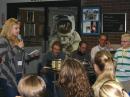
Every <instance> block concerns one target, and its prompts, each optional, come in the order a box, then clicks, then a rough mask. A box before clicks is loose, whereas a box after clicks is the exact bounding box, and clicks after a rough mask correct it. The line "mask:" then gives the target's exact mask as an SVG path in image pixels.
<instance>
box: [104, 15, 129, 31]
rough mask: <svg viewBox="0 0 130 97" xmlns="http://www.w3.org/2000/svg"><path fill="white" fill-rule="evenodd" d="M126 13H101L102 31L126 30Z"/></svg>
mask: <svg viewBox="0 0 130 97" xmlns="http://www.w3.org/2000/svg"><path fill="white" fill-rule="evenodd" d="M126 17H127V14H126V13H103V14H102V32H126Z"/></svg>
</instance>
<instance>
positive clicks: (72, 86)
mask: <svg viewBox="0 0 130 97" xmlns="http://www.w3.org/2000/svg"><path fill="white" fill-rule="evenodd" d="M58 82H59V85H60V86H61V88H63V90H64V92H65V96H66V97H93V92H92V90H91V88H90V84H89V80H88V77H87V75H86V71H85V68H84V67H83V65H82V64H81V63H80V62H79V61H77V60H76V59H71V58H68V59H66V60H65V61H64V62H63V66H62V68H61V71H60V73H59V80H58Z"/></svg>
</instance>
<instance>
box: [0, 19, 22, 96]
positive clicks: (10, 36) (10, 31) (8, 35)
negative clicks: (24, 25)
mask: <svg viewBox="0 0 130 97" xmlns="http://www.w3.org/2000/svg"><path fill="white" fill-rule="evenodd" d="M19 32H20V22H19V21H18V20H17V19H14V18H10V19H8V20H7V21H5V24H4V25H3V28H2V31H1V33H0V58H1V63H0V83H1V86H2V88H3V91H4V93H5V95H6V97H15V96H16V95H17V82H16V67H17V62H16V60H15V55H16V52H15V51H14V48H15V47H16V46H17V47H19V48H22V47H23V46H24V43H23V41H19V39H18V38H17V37H18V35H19Z"/></svg>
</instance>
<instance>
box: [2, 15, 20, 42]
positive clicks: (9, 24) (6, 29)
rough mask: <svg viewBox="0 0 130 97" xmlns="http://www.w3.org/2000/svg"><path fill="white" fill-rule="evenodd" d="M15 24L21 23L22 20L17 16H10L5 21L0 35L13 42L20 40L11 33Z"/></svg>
mask: <svg viewBox="0 0 130 97" xmlns="http://www.w3.org/2000/svg"><path fill="white" fill-rule="evenodd" d="M14 25H20V22H19V21H18V20H17V19H15V18H9V19H8V20H6V21H5V24H4V25H3V27H2V31H1V33H0V36H2V37H5V38H7V39H8V40H9V41H10V42H11V44H16V43H17V42H18V39H17V37H15V36H14V35H12V34H11V30H12V28H13V26H14Z"/></svg>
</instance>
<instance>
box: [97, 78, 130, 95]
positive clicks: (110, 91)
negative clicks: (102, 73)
mask: <svg viewBox="0 0 130 97" xmlns="http://www.w3.org/2000/svg"><path fill="white" fill-rule="evenodd" d="M99 96H100V97H129V96H128V94H127V93H126V91H125V90H124V89H123V88H122V87H121V85H120V84H119V83H118V82H116V81H114V80H109V81H106V82H104V83H103V85H102V86H101V88H100V91H99Z"/></svg>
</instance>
